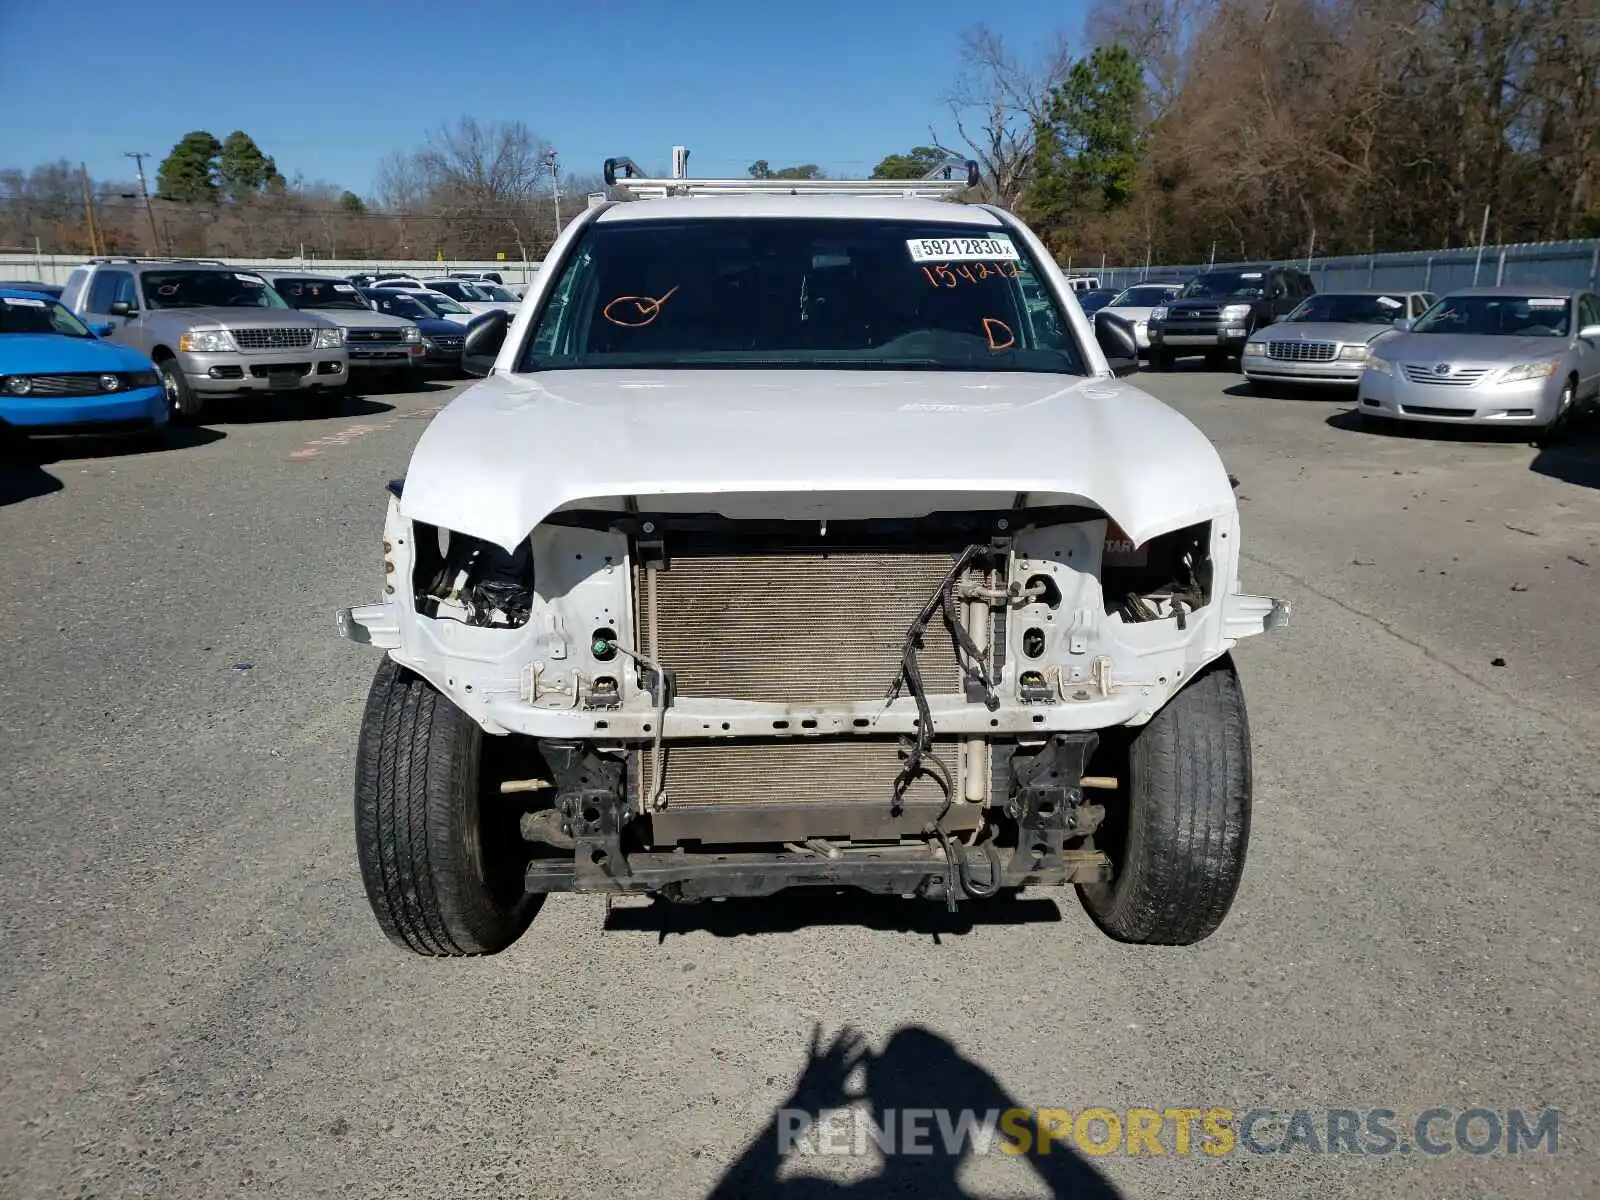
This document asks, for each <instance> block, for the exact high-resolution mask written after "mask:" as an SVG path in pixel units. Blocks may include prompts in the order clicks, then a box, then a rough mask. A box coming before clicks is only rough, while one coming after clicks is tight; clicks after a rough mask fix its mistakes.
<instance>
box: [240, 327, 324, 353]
mask: <svg viewBox="0 0 1600 1200" xmlns="http://www.w3.org/2000/svg"><path fill="white" fill-rule="evenodd" d="M230 332H232V334H233V340H234V342H235V343H237V344H238V347H239V349H241V350H289V349H299V348H302V347H305V346H309V345H311V334H312V330H311V329H310V328H309V327H306V328H300V327H298V326H285V327H283V328H277V329H267V328H259V327H257V328H251V327H249V326H246V327H245V328H242V329H240V328H234V329H232V330H231V331H230Z"/></svg>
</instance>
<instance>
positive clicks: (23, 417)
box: [0, 288, 167, 435]
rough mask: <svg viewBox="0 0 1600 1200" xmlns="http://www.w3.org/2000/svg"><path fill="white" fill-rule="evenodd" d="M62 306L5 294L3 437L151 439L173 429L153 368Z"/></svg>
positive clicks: (1, 320)
mask: <svg viewBox="0 0 1600 1200" xmlns="http://www.w3.org/2000/svg"><path fill="white" fill-rule="evenodd" d="M109 331H110V327H109V326H102V327H99V328H96V329H94V330H91V329H90V328H89V327H88V326H87V325H85V324H84V323H83V322H82V321H80V320H79V319H78V318H77V317H75V316H74V315H73V314H72V313H71V312H69V311H68V310H67V309H66V308H64V307H63V306H62V305H61V304H60V303H58V302H57V301H55V300H52V299H50V298H49V297H48V296H45V295H42V294H40V293H38V292H27V291H22V290H21V289H19V288H0V432H9V433H20V434H31V435H41V434H97V435H106V434H123V433H149V432H151V431H156V430H160V429H162V428H163V427H164V426H165V425H166V423H167V396H166V392H165V390H164V389H163V388H162V386H161V376H160V375H159V374H158V373H157V372H156V367H155V364H154V363H153V362H151V361H150V360H149V359H148V358H146V357H145V356H144V355H143V354H141V353H140V352H139V351H137V350H135V349H133V348H132V347H131V346H123V345H119V344H118V343H116V342H110V341H102V340H101V338H100V336H98V335H100V334H101V333H105V332H109Z"/></svg>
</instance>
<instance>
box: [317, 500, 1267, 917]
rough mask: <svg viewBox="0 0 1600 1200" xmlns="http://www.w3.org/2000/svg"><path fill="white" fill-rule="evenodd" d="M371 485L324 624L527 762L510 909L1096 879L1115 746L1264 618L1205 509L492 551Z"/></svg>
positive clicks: (611, 504) (995, 511)
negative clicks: (1144, 529) (368, 577)
mask: <svg viewBox="0 0 1600 1200" xmlns="http://www.w3.org/2000/svg"><path fill="white" fill-rule="evenodd" d="M392 490H393V491H394V492H395V493H396V494H395V495H394V496H393V497H392V498H391V501H390V505H389V513H388V518H387V521H386V525H385V532H384V568H385V595H384V600H383V601H382V602H381V603H379V604H376V605H369V606H365V607H363V608H358V609H352V610H349V611H348V612H347V613H345V614H341V630H342V631H343V632H344V633H345V634H346V636H349V637H351V638H352V639H353V640H357V641H364V642H368V643H370V644H372V645H374V646H379V647H382V648H384V649H386V650H387V651H388V652H389V653H390V654H391V656H392V657H393V658H394V659H395V660H396V661H397V662H398V663H400V664H401V665H402V666H404V667H407V668H409V669H410V670H411V671H413V672H415V673H417V674H418V675H420V676H422V677H423V678H425V679H426V680H428V681H429V682H430V683H431V684H432V685H433V687H435V688H437V689H438V690H439V691H440V692H442V693H443V694H444V695H445V696H447V697H448V698H449V699H450V700H451V702H453V703H454V704H455V705H456V706H457V707H459V708H460V709H461V710H462V711H464V712H465V713H467V714H468V715H470V716H471V717H472V718H473V720H475V721H476V722H477V723H478V724H479V725H480V726H481V727H482V728H483V729H484V730H486V731H487V732H489V733H491V734H498V735H506V736H509V737H511V738H514V739H522V740H525V741H526V742H527V743H528V745H529V747H530V748H531V749H532V750H534V751H536V753H535V754H533V755H532V756H531V757H530V758H529V759H528V760H527V761H530V762H533V763H535V764H536V766H535V767H534V768H532V773H531V774H530V775H529V776H528V777H526V778H506V779H503V780H499V781H496V787H497V788H498V792H499V795H501V796H502V797H503V800H504V802H505V803H507V804H519V805H522V806H523V812H522V817H521V829H522V833H523V836H524V837H525V838H526V839H527V840H528V842H529V844H530V846H531V847H532V848H533V851H532V853H531V854H530V858H529V863H528V867H527V872H526V884H527V888H528V890H529V891H531V892H548V891H562V890H573V891H587V892H607V893H654V894H660V895H664V896H668V897H675V898H680V899H686V900H687V899H699V898H705V897H711V896H730V895H764V894H769V893H772V892H776V891H779V890H783V889H785V888H789V887H795V886H814V885H830V886H852V887H859V888H862V889H865V890H868V891H877V892H883V893H892V894H903V895H924V896H939V897H943V898H945V899H946V900H947V901H948V902H950V903H952V904H953V903H954V901H955V900H956V898H957V897H958V896H962V895H965V896H971V897H983V896H988V895H992V894H994V893H995V892H996V891H999V890H1001V889H1008V888H1015V887H1019V886H1024V885H1029V884H1064V883H1102V882H1106V881H1108V880H1109V879H1110V877H1111V871H1112V866H1111V863H1110V861H1109V859H1108V858H1107V856H1106V854H1105V853H1104V852H1103V851H1102V850H1101V849H1098V848H1097V847H1096V845H1095V833H1096V831H1097V830H1098V829H1099V828H1100V826H1101V823H1102V821H1103V818H1104V814H1105V811H1106V805H1107V804H1108V803H1114V802H1115V800H1116V798H1117V796H1118V793H1119V790H1120V789H1122V788H1123V787H1124V785H1125V780H1124V779H1123V773H1124V772H1123V766H1122V764H1123V763H1124V761H1125V757H1126V755H1125V748H1126V742H1127V737H1128V730H1129V729H1130V728H1132V727H1137V726H1138V725H1140V724H1141V723H1143V722H1145V721H1147V720H1149V719H1150V717H1151V716H1152V715H1153V714H1154V713H1156V712H1157V711H1158V710H1159V709H1160V708H1161V707H1162V706H1163V705H1164V704H1165V703H1166V702H1167V701H1168V699H1169V698H1170V697H1172V695H1173V694H1174V693H1175V692H1177V691H1178V690H1179V689H1180V688H1182V687H1183V686H1184V684H1185V682H1186V681H1187V680H1189V679H1190V678H1192V677H1193V676H1194V675H1195V674H1196V673H1197V672H1199V671H1200V670H1201V669H1202V668H1203V667H1205V666H1206V664H1207V663H1209V662H1211V661H1212V660H1214V659H1215V658H1217V657H1218V656H1220V655H1222V654H1224V653H1225V652H1226V651H1227V650H1228V649H1229V648H1230V647H1231V646H1232V645H1233V643H1234V642H1235V641H1237V640H1238V639H1239V638H1242V637H1245V636H1249V635H1251V634H1254V633H1260V632H1264V631H1266V630H1268V629H1272V628H1275V627H1277V626H1278V625H1280V624H1282V623H1283V622H1284V621H1285V620H1286V619H1287V607H1286V606H1285V605H1283V604H1282V603H1281V602H1279V601H1273V600H1268V599H1265V598H1257V597H1250V596H1241V595H1239V594H1238V588H1237V574H1238V570H1237V568H1238V555H1237V544H1238V527H1237V518H1236V516H1235V514H1234V513H1233V512H1232V511H1231V510H1230V511H1222V512H1216V513H1214V514H1213V515H1211V516H1210V517H1209V518H1208V519H1204V520H1200V521H1192V522H1190V523H1187V524H1184V525H1181V526H1180V527H1178V528H1173V529H1170V530H1167V531H1165V532H1162V533H1160V534H1158V535H1156V536H1153V537H1150V538H1147V539H1146V540H1145V541H1143V542H1142V543H1141V544H1138V545H1134V544H1132V543H1131V542H1130V541H1129V539H1127V538H1126V537H1125V536H1124V535H1123V534H1122V532H1121V530H1120V529H1118V528H1117V527H1116V524H1115V522H1113V521H1112V520H1111V519H1110V517H1109V516H1108V515H1107V514H1106V513H1105V512H1104V511H1102V510H1100V509H1099V508H1097V507H1095V506H1093V505H1091V504H1085V503H1080V502H1077V501H1076V500H1075V499H1074V498H1071V497H1043V498H1036V499H1034V500H1032V501H1030V499H1029V497H1027V496H1015V497H1013V496H1006V497H982V498H980V500H978V501H972V500H969V501H968V502H967V503H966V506H965V507H960V508H952V509H940V508H937V507H935V508H932V509H931V510H930V511H926V512H922V513H918V514H916V515H910V516H897V517H860V516H856V515H847V516H843V517H829V516H818V515H816V512H817V509H818V508H819V507H820V508H823V509H824V510H826V509H827V508H828V507H829V503H828V502H829V498H828V497H821V498H819V497H817V496H812V497H809V498H808V499H809V500H810V502H811V503H810V504H809V506H808V507H809V511H808V512H807V514H806V515H803V516H802V515H794V514H793V513H792V512H791V513H786V512H783V511H782V505H777V506H774V505H770V504H769V505H765V506H760V505H757V506H749V505H745V506H741V504H740V503H739V498H738V497H733V498H723V500H724V501H725V502H723V503H718V504H717V505H716V510H715V511H710V510H707V509H704V508H701V507H698V506H696V505H694V504H692V503H690V502H688V501H684V500H678V501H675V502H673V503H668V502H667V501H665V500H662V499H660V498H658V499H657V500H656V501H655V502H654V503H650V502H647V503H646V504H645V505H643V506H641V503H640V502H639V501H638V500H637V499H635V498H633V497H611V498H601V499H596V500H591V501H584V502H580V503H575V504H569V505H566V506H564V507H562V508H561V509H558V510H557V511H556V512H554V513H551V514H549V515H548V516H547V517H546V519H545V520H544V521H543V522H541V523H540V524H539V525H538V526H537V527H536V528H535V529H534V530H533V531H532V533H531V534H530V536H529V537H528V538H527V539H526V540H524V541H523V542H521V543H520V544H518V545H516V546H515V547H513V548H510V549H507V548H505V547H502V546H498V545H496V544H494V543H492V542H488V541H485V540H482V539H479V538H474V537H469V536H467V535H464V534H461V533H457V532H452V531H449V530H444V529H440V528H438V527H435V526H432V525H427V524H425V523H422V522H420V521H419V522H412V521H410V520H407V519H406V518H405V517H403V516H402V512H401V506H400V502H399V491H400V489H399V487H398V486H397V487H395V488H393V489H392ZM835 499H837V498H835ZM852 499H853V501H854V502H852V503H839V504H837V505H835V506H834V507H835V508H836V510H837V511H839V512H842V513H847V514H849V513H858V512H860V511H863V510H864V509H865V510H869V511H870V508H871V505H870V504H863V503H861V502H860V501H861V498H860V497H854V498H852ZM990 500H992V501H993V502H992V503H987V502H986V501H990ZM1056 501H1059V502H1056ZM774 508H776V510H777V511H776V514H774V512H773V511H772V510H773V509H774ZM746 509H751V510H752V511H754V510H756V509H759V510H760V515H751V514H750V512H748V511H745V510H746ZM728 511H735V512H738V513H739V514H740V515H737V516H733V517H730V516H728V515H725V513H726V512H728Z"/></svg>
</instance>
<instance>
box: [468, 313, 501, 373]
mask: <svg viewBox="0 0 1600 1200" xmlns="http://www.w3.org/2000/svg"><path fill="white" fill-rule="evenodd" d="M510 327H511V314H510V313H508V312H505V311H503V310H502V309H498V308H497V309H495V310H494V311H492V312H486V313H480V314H479V315H478V316H476V317H473V318H472V320H471V321H469V322H468V323H467V336H466V340H465V341H464V342H463V343H462V347H461V369H462V370H463V371H465V372H466V373H467V374H468V375H477V376H479V377H480V378H481V377H483V376H486V375H488V374H489V372H491V371H493V370H494V360H495V359H496V358H498V357H499V355H500V347H501V346H503V345H505V342H506V330H507V329H509V328H510Z"/></svg>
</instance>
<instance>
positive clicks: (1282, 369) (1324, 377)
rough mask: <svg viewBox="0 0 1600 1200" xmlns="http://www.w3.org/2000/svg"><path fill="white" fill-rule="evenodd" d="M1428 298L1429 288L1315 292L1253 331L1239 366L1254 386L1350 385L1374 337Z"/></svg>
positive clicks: (1416, 312)
mask: <svg viewBox="0 0 1600 1200" xmlns="http://www.w3.org/2000/svg"><path fill="white" fill-rule="evenodd" d="M1432 303H1433V295H1432V294H1431V293H1429V292H1405V291H1401V292H1382V291H1359V292H1358V291H1350V292H1318V293H1317V294H1316V295H1314V296H1308V297H1306V299H1305V300H1303V301H1302V302H1301V303H1300V305H1299V306H1298V307H1297V308H1296V309H1295V310H1294V311H1293V312H1291V313H1290V314H1289V315H1288V316H1286V317H1284V318H1283V320H1281V321H1278V322H1277V323H1276V324H1272V325H1268V326H1266V327H1265V328H1262V329H1258V330H1256V332H1255V333H1253V334H1251V336H1250V340H1249V341H1247V342H1246V343H1245V344H1244V353H1243V354H1241V355H1240V356H1239V366H1240V369H1241V370H1242V371H1243V372H1244V376H1245V378H1246V379H1247V380H1249V381H1250V383H1251V384H1252V385H1254V386H1256V387H1257V388H1260V387H1264V386H1268V385H1271V384H1275V383H1286V384H1299V383H1309V384H1324V385H1326V384H1332V385H1335V386H1338V387H1353V386H1355V384H1357V383H1358V382H1360V380H1361V371H1362V368H1364V367H1365V366H1366V364H1367V354H1368V353H1369V352H1370V350H1371V348H1372V345H1373V343H1375V342H1376V341H1378V339H1379V338H1382V337H1385V336H1389V335H1392V334H1393V333H1394V332H1395V330H1396V329H1397V328H1400V327H1403V326H1404V325H1405V323H1406V322H1407V321H1409V320H1411V319H1412V318H1415V317H1420V316H1421V315H1422V314H1423V313H1424V312H1425V311H1427V309H1428V306H1429V305H1431V304H1432Z"/></svg>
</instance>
